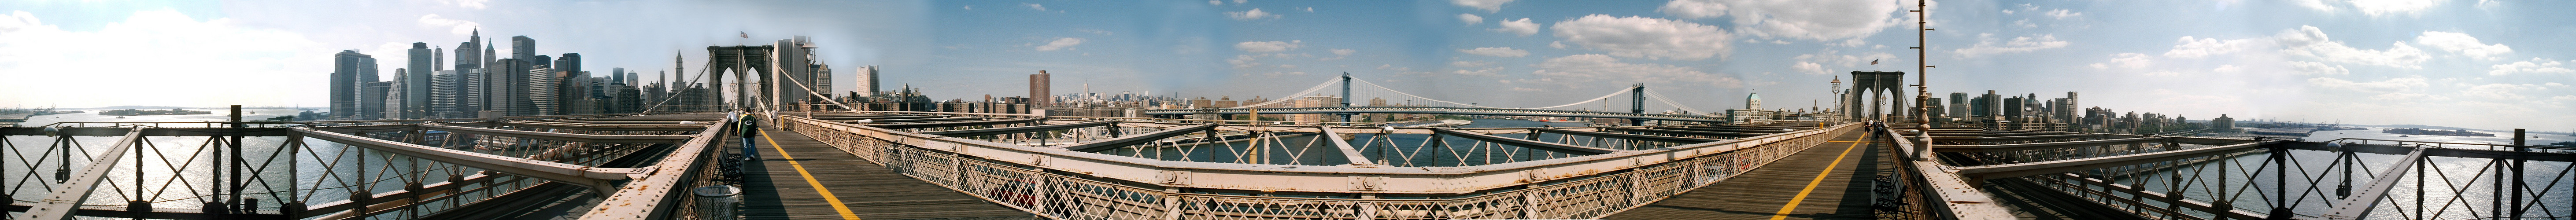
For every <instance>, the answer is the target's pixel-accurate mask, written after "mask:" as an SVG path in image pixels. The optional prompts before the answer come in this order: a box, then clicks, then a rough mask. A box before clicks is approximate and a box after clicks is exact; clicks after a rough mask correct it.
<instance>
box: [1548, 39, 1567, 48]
mask: <svg viewBox="0 0 2576 220" xmlns="http://www.w3.org/2000/svg"><path fill="white" fill-rule="evenodd" d="M1547 47H1548V48H1556V49H1565V41H1548V42H1547Z"/></svg>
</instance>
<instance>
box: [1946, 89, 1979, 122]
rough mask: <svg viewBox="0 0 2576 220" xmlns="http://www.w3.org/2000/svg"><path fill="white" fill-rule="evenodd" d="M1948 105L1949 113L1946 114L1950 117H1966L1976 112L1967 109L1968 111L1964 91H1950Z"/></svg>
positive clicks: (1966, 95) (1966, 94)
mask: <svg viewBox="0 0 2576 220" xmlns="http://www.w3.org/2000/svg"><path fill="white" fill-rule="evenodd" d="M1949 107H1950V114H1949V115H1946V116H1948V117H1952V118H1963V117H1968V116H1970V115H1974V114H1976V113H1974V112H1969V111H1968V93H1965V92H1952V93H1950V106H1949Z"/></svg>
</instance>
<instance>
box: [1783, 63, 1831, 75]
mask: <svg viewBox="0 0 2576 220" xmlns="http://www.w3.org/2000/svg"><path fill="white" fill-rule="evenodd" d="M1789 69H1791V70H1797V71H1798V73H1805V74H1808V75H1825V74H1833V72H1831V71H1825V65H1824V64H1816V63H1815V62H1798V64H1790V65H1789Z"/></svg>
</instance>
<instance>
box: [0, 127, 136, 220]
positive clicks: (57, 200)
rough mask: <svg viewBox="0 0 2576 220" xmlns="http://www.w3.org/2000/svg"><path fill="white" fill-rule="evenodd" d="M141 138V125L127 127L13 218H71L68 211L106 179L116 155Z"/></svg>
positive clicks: (76, 207)
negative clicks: (109, 143) (76, 169)
mask: <svg viewBox="0 0 2576 220" xmlns="http://www.w3.org/2000/svg"><path fill="white" fill-rule="evenodd" d="M142 141H143V129H127V131H126V132H125V138H119V139H116V144H115V145H107V152H105V153H100V154H99V155H98V157H93V158H91V159H90V160H89V165H82V166H81V169H80V172H79V173H73V174H72V178H70V179H67V180H64V181H63V183H62V184H56V185H54V192H53V193H47V194H45V198H44V199H40V200H36V204H29V205H28V208H27V211H26V213H24V214H19V215H18V218H17V219H45V220H64V219H72V214H73V213H72V212H75V211H80V204H81V201H86V200H89V194H90V193H92V192H97V191H98V190H96V189H97V188H98V181H99V180H105V179H107V172H108V171H111V170H115V167H116V162H117V159H121V158H124V157H125V152H126V150H128V149H132V148H134V146H135V145H137V144H142V143H141V142H142ZM65 147H70V146H65ZM66 150H68V149H66ZM137 162H140V161H137ZM138 190H140V189H138Z"/></svg>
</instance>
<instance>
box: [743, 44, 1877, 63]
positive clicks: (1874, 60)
mask: <svg viewBox="0 0 2576 220" xmlns="http://www.w3.org/2000/svg"><path fill="white" fill-rule="evenodd" d="M744 38H749V37H744ZM1869 65H1878V60H1877V59H1870V60H1869Z"/></svg>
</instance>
